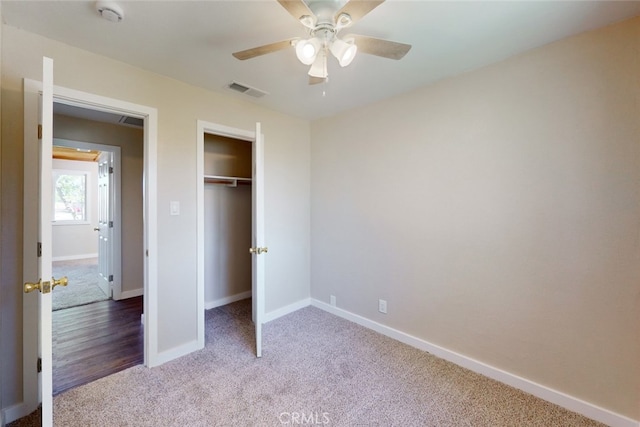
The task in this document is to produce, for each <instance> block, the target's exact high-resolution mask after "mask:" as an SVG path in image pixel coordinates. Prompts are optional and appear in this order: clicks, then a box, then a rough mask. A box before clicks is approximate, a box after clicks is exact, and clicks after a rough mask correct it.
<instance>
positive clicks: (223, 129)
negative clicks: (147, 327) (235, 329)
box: [196, 120, 264, 353]
mask: <svg viewBox="0 0 640 427" xmlns="http://www.w3.org/2000/svg"><path fill="white" fill-rule="evenodd" d="M205 134H211V135H219V136H224V137H228V138H234V139H239V140H243V141H248V142H251V143H252V144H253V145H255V144H254V142H255V139H256V132H255V130H251V131H250V130H244V129H238V128H233V127H229V126H224V125H220V124H217V123H212V122H207V121H204V120H198V122H197V140H196V153H197V154H196V156H197V159H196V182H197V185H196V194H197V198H196V204H197V210H196V235H197V239H198V241H197V258H196V259H197V276H196V277H197V296H198V302H197V310H198V348H203V347H204V344H205V343H204V311H205V304H204V135H205ZM248 250H249V248H247V251H248ZM254 301H255V296H254ZM263 304H264V301H263ZM254 316H255V313H254ZM260 317H261V316H260ZM254 319H255V317H254ZM256 350H257V351H258V353H260V348H257V349H256Z"/></svg>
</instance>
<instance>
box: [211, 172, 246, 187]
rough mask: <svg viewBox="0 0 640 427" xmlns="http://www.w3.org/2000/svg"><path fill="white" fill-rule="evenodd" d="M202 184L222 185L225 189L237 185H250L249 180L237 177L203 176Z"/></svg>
mask: <svg viewBox="0 0 640 427" xmlns="http://www.w3.org/2000/svg"><path fill="white" fill-rule="evenodd" d="M204 182H205V183H207V184H224V185H226V186H227V187H237V186H238V184H249V185H250V184H251V178H240V177H237V176H222V175H205V176H204Z"/></svg>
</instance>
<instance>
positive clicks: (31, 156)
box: [11, 79, 160, 418]
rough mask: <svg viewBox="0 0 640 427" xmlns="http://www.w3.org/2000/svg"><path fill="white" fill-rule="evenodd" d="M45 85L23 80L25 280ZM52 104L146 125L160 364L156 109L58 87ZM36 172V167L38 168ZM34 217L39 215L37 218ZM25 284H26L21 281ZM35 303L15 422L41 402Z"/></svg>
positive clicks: (147, 223) (152, 294)
mask: <svg viewBox="0 0 640 427" xmlns="http://www.w3.org/2000/svg"><path fill="white" fill-rule="evenodd" d="M41 91H42V82H38V81H35V80H30V79H24V113H25V116H24V165H25V183H24V189H25V194H24V200H25V203H24V208H25V210H24V223H25V227H24V242H23V244H24V259H23V276H24V278H27V277H30V275H31V274H33V273H32V272H33V271H34V265H36V266H37V257H36V255H35V254H36V251H35V248H36V244H37V231H36V233H35V235H34V233H33V229H37V227H35V224H37V222H36V221H37V209H36V210H34V204H35V205H36V206H37V202H38V200H39V196H38V182H37V174H33V173H29V171H30V170H31V169H30V167H29V166H30V165H34V164H35V165H37V164H38V98H39V96H40V95H39V94H40V93H41ZM53 97H54V102H58V103H61V104H67V105H72V106H76V107H81V108H86V109H92V110H97V111H105V112H110V113H115V114H123V115H127V116H131V117H137V118H141V119H143V120H144V170H143V179H144V195H143V198H144V204H143V206H144V207H143V211H144V212H143V215H144V250H145V254H146V256H145V263H144V296H145V297H144V364H145V366H148V367H153V366H157V365H158V364H160V363H159V362H158V292H157V283H158V250H157V248H158V210H157V200H158V190H157V176H158V173H157V171H158V164H157V145H158V142H157V141H158V112H157V109H155V108H152V107H147V106H143V105H139V104H133V103H130V102H126V101H121V100H117V99H113V98H108V97H104V96H99V95H94V94H91V93H87V92H81V91H77V90H74V89H68V88H64V87H60V86H55V85H54V88H53ZM35 169H36V170H37V168H35ZM33 212H35V213H36V215H35V216H34V214H33ZM36 268H37V267H36ZM23 281H25V280H23ZM36 300H37V299H36V298H23V319H24V322H23V323H24V325H23V403H22V405H20V406H19V407H18V408H15V410H16V411H15V414H12V416H11V418H14V415H16V414H17V415H18V416H17V417H15V418H19V417H21V416H24V415H27V414H28V413H29V412H31V411H32V410H34V409H35V408H36V407H37V405H38V403H39V390H38V389H39V386H38V378H39V375H38V373H37V371H36V369H35V367H36V364H37V357H38V337H37V330H38V328H37V325H34V324H33V319H31V317H32V316H30V314H33V313H37V312H38V311H37V301H36Z"/></svg>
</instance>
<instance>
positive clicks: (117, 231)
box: [53, 119, 122, 300]
mask: <svg viewBox="0 0 640 427" xmlns="http://www.w3.org/2000/svg"><path fill="white" fill-rule="evenodd" d="M54 121H55V119H54ZM53 145H54V146H58V147H69V148H83V149H87V150H95V151H108V152H110V153H111V155H112V156H113V165H114V166H113V185H109V206H111V207H113V216H114V219H115V220H114V222H113V233H112V236H111V245H112V248H113V249H112V255H113V258H112V260H113V264H112V271H111V273H112V274H113V281H112V283H111V285H112V287H113V289H112V297H113V299H114V300H119V299H121V293H122V246H121V245H122V204H121V194H122V193H121V188H122V169H121V163H122V162H121V154H120V147H118V146H117V145H105V144H95V143H93V142H84V141H74V140H70V139H62V138H53ZM96 185H97V184H96ZM96 185H94V187H95V186H96Z"/></svg>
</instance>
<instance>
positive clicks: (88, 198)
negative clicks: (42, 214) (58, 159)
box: [51, 168, 92, 225]
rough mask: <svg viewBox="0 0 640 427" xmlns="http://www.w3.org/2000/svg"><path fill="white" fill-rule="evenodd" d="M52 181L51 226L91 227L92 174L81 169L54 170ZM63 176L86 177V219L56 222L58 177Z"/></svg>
mask: <svg viewBox="0 0 640 427" xmlns="http://www.w3.org/2000/svg"><path fill="white" fill-rule="evenodd" d="M51 173H52V180H51V191H52V196H53V197H51V202H52V206H51V211H52V212H51V224H52V225H90V224H91V197H92V194H91V172H90V171H86V170H80V169H56V168H54V169H52V170H51ZM63 175H76V176H84V213H85V214H84V219H83V220H77V219H58V220H56V183H57V180H58V177H60V176H63Z"/></svg>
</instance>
